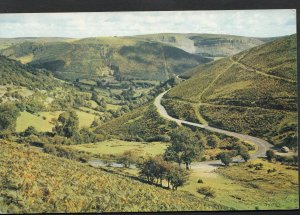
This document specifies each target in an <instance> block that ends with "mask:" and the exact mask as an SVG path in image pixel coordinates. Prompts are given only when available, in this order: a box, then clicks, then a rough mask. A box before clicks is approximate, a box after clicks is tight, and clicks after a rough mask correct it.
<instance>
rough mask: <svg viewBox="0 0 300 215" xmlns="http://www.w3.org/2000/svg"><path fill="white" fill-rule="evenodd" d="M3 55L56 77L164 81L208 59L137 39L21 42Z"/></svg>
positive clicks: (6, 50) (107, 38) (158, 43)
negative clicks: (105, 77)
mask: <svg viewBox="0 0 300 215" xmlns="http://www.w3.org/2000/svg"><path fill="white" fill-rule="evenodd" d="M0 53H2V54H3V55H5V56H7V57H9V58H12V59H17V60H20V61H21V62H22V63H28V64H30V65H32V66H35V67H41V68H46V69H49V70H51V71H52V72H54V73H55V75H56V76H57V77H60V78H63V79H69V80H75V79H76V78H89V79H91V78H99V77H103V76H114V77H116V78H118V79H128V78H135V79H153V80H167V79H168V78H169V77H170V76H171V75H173V74H181V73H183V72H184V71H186V70H188V69H190V68H193V67H195V66H197V65H199V64H203V63H207V62H209V61H211V59H208V58H205V57H201V56H199V55H194V54H190V53H187V52H185V51H183V50H182V49H179V48H176V47H174V46H169V45H166V44H164V43H160V42H155V41H145V40H143V39H137V38H122V37H99V38H85V39H80V40H70V41H50V42H40V41H25V42H23V43H18V44H15V45H12V46H10V47H8V48H6V49H2V50H1V51H0Z"/></svg>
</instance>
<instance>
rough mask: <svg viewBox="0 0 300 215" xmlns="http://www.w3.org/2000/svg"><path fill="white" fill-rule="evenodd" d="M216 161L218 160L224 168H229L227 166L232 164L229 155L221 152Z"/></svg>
mask: <svg viewBox="0 0 300 215" xmlns="http://www.w3.org/2000/svg"><path fill="white" fill-rule="evenodd" d="M218 159H220V160H221V162H222V163H223V164H224V165H225V166H229V164H230V163H232V157H231V155H230V154H229V153H225V152H221V153H220V154H218Z"/></svg>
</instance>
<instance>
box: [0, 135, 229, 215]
mask: <svg viewBox="0 0 300 215" xmlns="http://www.w3.org/2000/svg"><path fill="white" fill-rule="evenodd" d="M0 154H1V156H0V163H1V165H0V173H1V175H2V176H5V177H1V181H0V187H1V189H0V195H1V199H0V206H1V212H4V213H37V212H39V213H43V212H48V213H49V212H116V211H124V212H125V211H172V210H173V211H178V210H181V211H185V210H216V209H219V210H220V209H221V210H224V209H226V208H225V207H222V206H220V205H218V204H215V203H212V202H208V201H205V200H200V199H198V198H196V197H195V196H193V195H191V194H189V193H187V192H182V191H177V192H174V191H169V190H164V189H162V188H156V187H154V186H151V185H147V184H144V183H141V182H138V181H134V180H131V179H129V178H126V177H121V176H117V175H114V174H111V173H106V172H104V171H101V170H97V169H94V168H92V167H88V166H86V165H84V164H80V163H77V162H75V161H70V160H67V159H64V158H56V157H54V156H52V155H46V154H43V153H40V152H36V151H33V150H32V149H29V148H26V147H24V146H21V145H16V144H14V143H8V142H5V141H1V151H0Z"/></svg>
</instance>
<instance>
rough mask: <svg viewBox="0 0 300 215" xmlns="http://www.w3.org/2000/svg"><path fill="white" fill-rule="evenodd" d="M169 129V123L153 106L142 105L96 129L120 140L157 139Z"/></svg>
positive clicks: (170, 126)
mask: <svg viewBox="0 0 300 215" xmlns="http://www.w3.org/2000/svg"><path fill="white" fill-rule="evenodd" d="M171 128H172V125H171V123H170V122H168V121H166V120H164V119H163V118H161V117H160V116H159V115H158V113H157V112H156V110H155V107H154V106H153V105H144V106H142V107H140V108H137V109H135V110H133V111H131V112H129V113H126V114H124V115H123V116H121V117H118V118H116V119H113V120H111V121H109V122H107V123H105V124H103V125H101V126H100V127H99V128H98V129H99V130H103V131H105V132H107V133H108V134H111V135H112V136H115V137H118V138H121V139H129V140H135V139H136V140H142V139H143V140H150V139H154V138H159V136H161V135H164V134H165V133H166V132H168V131H169V130H170V129H171Z"/></svg>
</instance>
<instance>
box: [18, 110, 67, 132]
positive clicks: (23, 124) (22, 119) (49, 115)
mask: <svg viewBox="0 0 300 215" xmlns="http://www.w3.org/2000/svg"><path fill="white" fill-rule="evenodd" d="M60 113H61V111H56V112H40V113H38V114H37V115H33V114H31V113H28V112H21V115H20V116H19V117H18V119H17V126H16V131H17V132H22V131H24V130H25V129H26V128H28V127H29V126H33V127H35V128H36V130H37V131H41V132H46V131H52V128H53V126H54V125H53V124H52V123H51V120H52V119H57V118H58V116H59V114H60ZM38 115H39V116H38ZM43 117H46V119H43Z"/></svg>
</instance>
